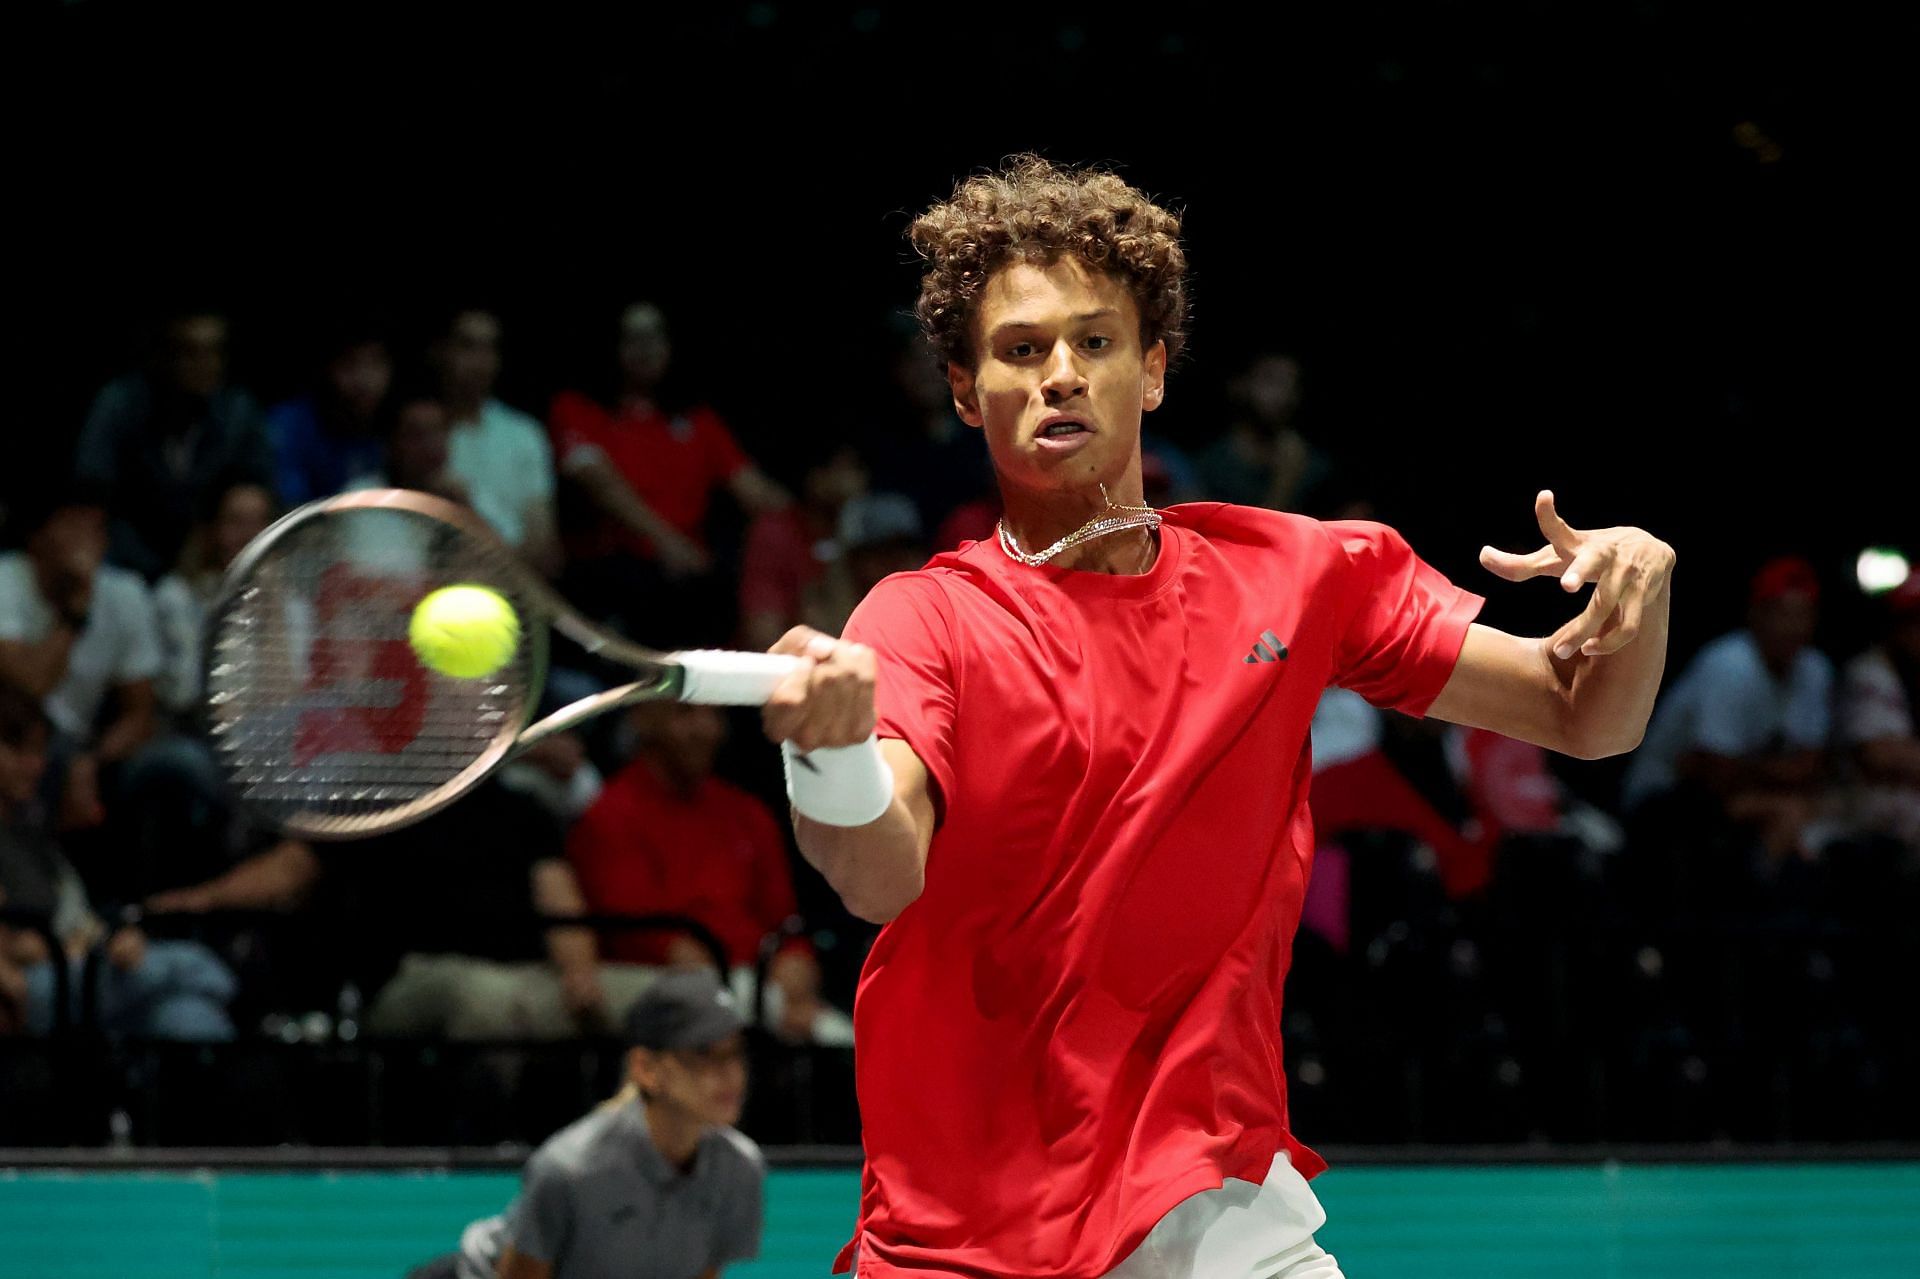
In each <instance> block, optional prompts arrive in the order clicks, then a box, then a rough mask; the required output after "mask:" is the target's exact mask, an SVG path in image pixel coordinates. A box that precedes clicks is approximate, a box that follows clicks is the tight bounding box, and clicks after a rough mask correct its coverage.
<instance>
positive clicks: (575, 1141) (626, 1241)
mask: <svg viewBox="0 0 1920 1279" xmlns="http://www.w3.org/2000/svg"><path fill="white" fill-rule="evenodd" d="M765 1181H766V1161H765V1159H764V1158H762V1156H761V1154H760V1147H758V1146H756V1145H755V1144H754V1143H753V1142H752V1141H751V1140H750V1139H748V1138H747V1137H745V1136H743V1135H742V1134H740V1133H738V1132H736V1131H734V1130H733V1129H732V1128H715V1129H711V1130H709V1131H708V1132H707V1134H706V1135H705V1136H703V1137H701V1139H700V1145H699V1147H698V1149H697V1150H696V1151H695V1153H694V1162H693V1169H692V1171H690V1172H684V1173H683V1172H681V1171H680V1170H678V1169H677V1168H674V1167H673V1166H672V1165H670V1164H668V1163H667V1161H666V1159H665V1158H664V1157H663V1156H662V1155H661V1154H660V1152H659V1151H658V1150H656V1149H655V1148H654V1145H653V1140H652V1138H651V1137H650V1136H649V1135H648V1133H647V1123H646V1116H645V1113H644V1111H643V1109H642V1106H641V1103H640V1102H639V1101H638V1100H635V1101H631V1102H625V1103H622V1104H620V1105H617V1106H602V1107H601V1108H599V1109H598V1110H595V1111H594V1112H593V1113H592V1114H590V1115H588V1116H587V1117H586V1118H584V1119H581V1120H579V1121H578V1122H576V1123H574V1124H572V1125H570V1126H568V1127H566V1128H563V1129H561V1130H560V1131H559V1132H558V1133H556V1134H554V1136H553V1137H551V1138H550V1139H549V1140H548V1141H547V1143H546V1144H545V1145H543V1146H541V1147H540V1149H539V1150H537V1151H535V1152H534V1154H533V1157H532V1158H531V1159H529V1160H527V1167H526V1171H525V1173H524V1174H522V1177H521V1184H520V1194H519V1196H518V1197H517V1198H515V1199H514V1201H513V1203H512V1204H511V1205H510V1206H509V1207H508V1208H507V1211H506V1215H505V1216H503V1217H489V1218H487V1219H486V1220H485V1221H476V1222H474V1223H473V1224H472V1225H471V1226H469V1227H467V1230H466V1233H465V1234H464V1235H463V1236H462V1237H461V1240H460V1265H459V1275H460V1279H493V1276H494V1267H495V1265H496V1264H497V1263H498V1262H499V1259H500V1254H501V1253H502V1252H503V1251H505V1245H506V1244H509V1243H510V1244H512V1245H513V1248H514V1251H515V1252H519V1253H524V1254H525V1255H526V1256H528V1257H531V1258H533V1259H534V1260H536V1261H544V1262H546V1263H548V1264H549V1265H551V1266H552V1267H553V1275H554V1279H694V1277H695V1276H697V1275H701V1274H704V1273H705V1272H706V1271H708V1270H709V1269H714V1268H718V1267H720V1266H724V1265H726V1264H727V1263H729V1262H733V1261H744V1260H747V1259H749V1258H752V1257H755V1256H758V1255H759V1252H760V1218H761V1203H762V1188H763V1185H764V1183H765Z"/></svg>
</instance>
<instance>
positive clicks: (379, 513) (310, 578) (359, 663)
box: [208, 510, 540, 836]
mask: <svg viewBox="0 0 1920 1279" xmlns="http://www.w3.org/2000/svg"><path fill="white" fill-rule="evenodd" d="M241 573H242V574H243V576H242V579H241V580H240V581H239V582H237V583H236V584H234V585H233V587H232V588H231V589H230V590H229V593H228V598H227V600H226V603H225V606H224V607H223V608H222V609H221V610H220V612H219V614H218V615H217V616H216V618H215V619H214V624H213V630H212V634H211V636H210V651H209V664H208V692H209V705H210V709H211V712H212V728H213V734H214V740H215V743H216V750H217V753H218V755H219V757H220V760H221V763H222V765H223V766H224V768H225V770H226V773H227V776H228V778H229V780H230V781H231V782H232V784H233V786H234V788H235V789H236V791H237V792H238V793H239V795H240V796H241V798H242V799H243V800H245V801H246V802H247V803H248V804H250V805H252V806H253V807H254V808H255V809H256V810H257V811H258V812H259V813H260V814H261V815H262V816H263V817H265V818H266V819H267V820H269V821H271V822H273V823H275V824H277V825H280V826H282V827H283V828H286V829H289V830H292V831H296V832H303V833H307V834H313V835H322V836H325V835H348V834H359V833H369V832H371V831H373V830H377V829H381V828H384V827H387V826H391V825H398V824H401V823H402V822H403V821H405V820H407V819H408V817H409V815H412V814H418V813H419V812H420V811H423V810H424V809H427V808H430V807H431V806H432V803H433V801H434V799H435V798H436V796H438V795H440V794H441V793H443V792H447V791H449V790H457V789H458V786H457V783H458V782H459V780H460V779H461V778H462V776H463V775H464V774H466V773H467V772H468V771H469V770H471V769H473V768H475V767H476V766H477V765H479V764H481V762H482V761H483V760H487V759H489V758H490V757H491V756H492V755H493V754H495V753H497V752H496V750H495V748H496V747H498V748H499V749H505V745H506V744H507V743H508V742H510V741H511V740H512V738H513V736H514V734H515V733H516V732H517V731H518V730H519V727H520V725H521V724H522V723H523V722H525V719H526V712H527V710H528V709H529V705H530V702H531V700H532V698H533V697H535V696H536V695H537V691H538V680H539V675H540V673H539V672H538V671H537V670H536V669H535V667H536V665H537V658H536V657H535V656H534V655H533V653H534V648H535V646H534V645H533V644H531V643H528V642H526V641H524V640H523V642H522V643H521V645H520V646H519V649H518V651H516V653H515V654H514V656H513V658H512V659H511V660H510V661H509V662H508V663H507V665H506V666H505V667H503V668H502V669H501V670H500V671H498V672H496V673H495V674H494V675H491V676H489V677H487V678H485V679H477V680H469V679H455V678H452V677H449V676H444V675H439V674H436V673H435V672H433V671H431V670H428V669H427V668H426V667H425V666H423V665H421V663H420V662H419V660H418V659H417V658H416V657H415V656H414V653H413V650H412V648H411V646H410V644H409V643H408V640H407V628H408V623H409V621H410V620H411V617H412V613H413V609H414V606H415V605H416V604H417V603H418V602H419V601H420V599H421V598H423V597H424V596H425V595H426V594H427V593H428V592H429V591H432V590H434V589H436V588H438V587H441V586H446V585H451V584H453V583H456V582H472V583H477V584H480V585H484V586H488V587H491V588H492V589H494V590H497V591H500V592H501V593H502V594H504V595H506V596H507V597H508V599H509V600H510V601H512V602H513V603H514V605H515V607H516V609H517V610H518V611H519V612H520V614H521V616H522V617H523V618H526V617H528V616H529V612H530V610H529V609H528V607H527V605H526V602H525V601H523V600H520V599H517V598H515V596H516V591H515V582H516V581H517V577H516V574H515V572H514V567H513V565H512V563H511V561H510V560H509V558H508V555H507V553H506V552H504V551H503V550H502V549H500V548H499V547H498V546H496V545H494V544H492V543H491V542H488V541H483V540H481V539H479V538H474V537H471V536H469V535H467V534H466V533H464V532H463V531H462V530H460V529H458V528H456V527H454V526H452V525H449V524H445V523H443V522H441V521H439V520H436V519H433V518H432V517H430V516H426V515H423V514H419V513H417V512H412V511H405V510H375V511H369V510H341V511H328V512H325V513H322V514H319V515H316V516H314V517H312V518H310V519H307V520H305V521H303V522H300V523H298V524H295V525H294V526H292V527H290V528H289V529H288V530H286V532H285V533H284V534H282V535H281V536H280V537H279V538H277V539H276V540H275V541H274V542H273V543H272V544H271V545H270V546H268V547H267V549H266V550H265V551H264V552H263V553H262V554H261V556H260V557H259V558H258V559H257V560H256V561H254V562H252V563H250V564H248V565H246V566H245V568H244V569H243V570H241Z"/></svg>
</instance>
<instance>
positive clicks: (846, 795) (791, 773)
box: [780, 735, 893, 826]
mask: <svg viewBox="0 0 1920 1279" xmlns="http://www.w3.org/2000/svg"><path fill="white" fill-rule="evenodd" d="M780 760H781V762H782V763H784V764H785V765H786V768H787V798H788V799H790V800H792V801H793V806H794V808H796V809H798V810H799V812H800V814H801V816H803V817H811V818H812V819H813V820H814V821H816V822H820V823H822V824H823V825H827V826H865V825H866V824H867V823H868V822H872V821H878V820H879V819H880V815H881V814H882V813H884V812H886V811H887V807H888V805H890V804H892V803H893V768H892V766H891V765H889V764H888V763H887V757H886V756H885V755H882V754H881V753H880V743H879V742H877V741H875V740H874V738H873V737H872V736H871V735H869V736H868V737H867V740H866V741H864V742H855V743H854V744H853V745H851V746H822V747H820V748H819V749H818V750H811V751H807V752H805V753H802V752H801V751H799V750H796V749H795V748H794V745H793V743H792V742H781V743H780Z"/></svg>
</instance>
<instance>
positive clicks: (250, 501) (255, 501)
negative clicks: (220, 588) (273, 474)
mask: <svg viewBox="0 0 1920 1279" xmlns="http://www.w3.org/2000/svg"><path fill="white" fill-rule="evenodd" d="M271 523H273V494H271V493H269V492H267V490H266V488H265V487H263V486H262V485H259V484H236V485H234V486H233V487H232V488H230V489H228V490H227V491H226V493H225V495H224V496H222V497H221V499H220V509H219V510H218V511H215V512H214V516H213V555H214V562H215V563H216V564H218V565H219V566H220V567H221V568H225V567H226V566H227V565H229V564H231V563H233V557H234V556H236V555H238V554H239V553H240V551H241V549H242V548H244V547H245V546H246V544H247V543H248V542H251V541H252V540H253V539H254V538H256V537H258V536H259V535H260V533H261V531H262V530H264V529H265V528H266V527H267V525H269V524H271Z"/></svg>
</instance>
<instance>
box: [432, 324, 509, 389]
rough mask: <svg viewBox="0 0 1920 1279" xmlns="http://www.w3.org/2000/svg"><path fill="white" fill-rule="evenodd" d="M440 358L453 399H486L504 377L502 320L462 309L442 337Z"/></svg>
mask: <svg viewBox="0 0 1920 1279" xmlns="http://www.w3.org/2000/svg"><path fill="white" fill-rule="evenodd" d="M439 357H440V376H441V379H442V381H443V383H444V389H445V392H446V395H447V397H448V398H449V399H453V400H484V399H486V398H487V397H488V396H489V395H491V394H493V384H494V383H495V382H496V381H498V380H499V377H500V321H499V320H497V319H495V318H494V317H493V316H492V315H489V314H488V313H487V312H485V311H462V312H461V313H460V314H459V315H457V316H455V317H454V319H453V324H452V325H451V326H450V327H449V328H448V329H447V335H446V337H445V338H443V339H442V340H441V342H440V347H439Z"/></svg>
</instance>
